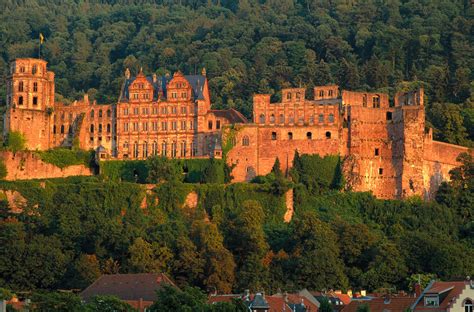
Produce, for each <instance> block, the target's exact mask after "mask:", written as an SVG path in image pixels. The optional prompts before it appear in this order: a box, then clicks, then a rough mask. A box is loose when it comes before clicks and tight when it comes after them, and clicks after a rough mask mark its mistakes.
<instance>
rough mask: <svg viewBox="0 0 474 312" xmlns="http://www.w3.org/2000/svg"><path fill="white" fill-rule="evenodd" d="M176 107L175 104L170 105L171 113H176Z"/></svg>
mask: <svg viewBox="0 0 474 312" xmlns="http://www.w3.org/2000/svg"><path fill="white" fill-rule="evenodd" d="M177 112H178V109H177V107H176V106H171V114H177Z"/></svg>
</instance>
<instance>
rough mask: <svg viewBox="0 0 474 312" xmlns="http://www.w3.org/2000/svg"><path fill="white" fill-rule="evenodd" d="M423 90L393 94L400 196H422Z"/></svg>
mask: <svg viewBox="0 0 474 312" xmlns="http://www.w3.org/2000/svg"><path fill="white" fill-rule="evenodd" d="M423 95H424V93H423V89H419V90H417V91H412V92H407V93H397V94H396V95H395V107H396V108H397V109H398V113H399V118H400V129H399V131H400V132H399V133H400V134H401V144H400V145H399V148H400V149H401V152H402V153H401V158H402V159H401V161H400V164H401V175H400V177H399V178H400V180H399V183H400V184H399V185H400V188H401V190H400V191H401V193H400V195H401V197H402V198H405V197H409V196H413V195H423V190H424V186H423V157H424V137H425V108H424V98H423Z"/></svg>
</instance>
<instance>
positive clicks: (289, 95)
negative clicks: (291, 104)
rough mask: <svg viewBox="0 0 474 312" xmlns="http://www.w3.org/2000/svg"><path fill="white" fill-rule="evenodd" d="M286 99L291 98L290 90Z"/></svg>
mask: <svg viewBox="0 0 474 312" xmlns="http://www.w3.org/2000/svg"><path fill="white" fill-rule="evenodd" d="M286 99H287V100H291V93H290V92H288V93H287V94H286Z"/></svg>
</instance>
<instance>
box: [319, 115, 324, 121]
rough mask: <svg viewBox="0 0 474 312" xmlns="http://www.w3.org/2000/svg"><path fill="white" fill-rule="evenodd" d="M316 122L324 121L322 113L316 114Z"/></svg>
mask: <svg viewBox="0 0 474 312" xmlns="http://www.w3.org/2000/svg"><path fill="white" fill-rule="evenodd" d="M318 122H319V123H323V122H324V115H323V114H319V116H318Z"/></svg>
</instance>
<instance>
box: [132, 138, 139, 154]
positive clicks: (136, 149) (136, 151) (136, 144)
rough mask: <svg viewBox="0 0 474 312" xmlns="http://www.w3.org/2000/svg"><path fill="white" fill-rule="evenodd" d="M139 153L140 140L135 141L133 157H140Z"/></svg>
mask: <svg viewBox="0 0 474 312" xmlns="http://www.w3.org/2000/svg"><path fill="white" fill-rule="evenodd" d="M138 153H139V149H138V142H134V143H133V157H134V158H138Z"/></svg>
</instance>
